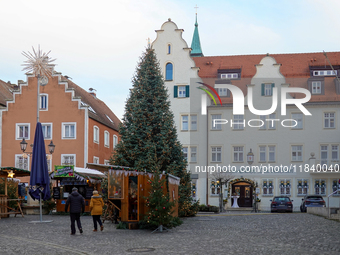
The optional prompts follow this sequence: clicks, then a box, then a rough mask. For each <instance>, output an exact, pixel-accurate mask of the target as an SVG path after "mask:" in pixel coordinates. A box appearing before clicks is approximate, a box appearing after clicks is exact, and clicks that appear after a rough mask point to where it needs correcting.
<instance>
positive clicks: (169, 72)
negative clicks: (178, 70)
mask: <svg viewBox="0 0 340 255" xmlns="http://www.w3.org/2000/svg"><path fill="white" fill-rule="evenodd" d="M172 72H173V66H172V64H171V63H167V64H166V66H165V80H166V81H172V76H173V74H172Z"/></svg>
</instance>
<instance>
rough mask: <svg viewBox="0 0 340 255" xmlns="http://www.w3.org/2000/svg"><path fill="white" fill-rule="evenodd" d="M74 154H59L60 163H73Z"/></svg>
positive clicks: (74, 160)
mask: <svg viewBox="0 0 340 255" xmlns="http://www.w3.org/2000/svg"><path fill="white" fill-rule="evenodd" d="M75 162H76V155H75V154H61V164H62V165H73V166H74V165H75Z"/></svg>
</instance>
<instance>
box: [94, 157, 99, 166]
mask: <svg viewBox="0 0 340 255" xmlns="http://www.w3.org/2000/svg"><path fill="white" fill-rule="evenodd" d="M93 164H99V158H98V157H96V156H94V157H93Z"/></svg>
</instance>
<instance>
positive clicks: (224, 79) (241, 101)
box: [152, 19, 340, 210]
mask: <svg viewBox="0 0 340 255" xmlns="http://www.w3.org/2000/svg"><path fill="white" fill-rule="evenodd" d="M197 29H198V24H197V19H196V24H195V32H194V36H193V43H192V47H195V48H194V49H192V52H194V54H192V55H190V52H191V49H187V47H186V43H185V42H184V40H183V39H182V37H181V34H182V32H183V31H182V30H180V29H178V28H177V26H176V25H175V24H174V23H173V22H172V21H170V20H169V21H167V22H165V23H164V24H163V25H162V27H161V30H157V31H156V32H157V38H156V40H155V41H154V42H153V44H152V47H153V48H154V49H155V52H156V54H157V57H158V59H159V61H160V65H161V68H162V70H163V74H164V78H165V84H166V85H167V87H168V90H169V97H170V101H171V107H172V110H173V112H174V115H175V122H176V124H177V129H178V134H179V140H180V141H181V143H182V145H183V153H184V155H185V156H186V157H187V160H188V171H190V172H191V173H192V177H193V178H192V181H193V188H194V192H193V196H194V197H195V198H197V199H199V200H200V202H201V203H202V204H210V205H218V203H219V200H218V197H219V194H220V193H223V197H224V199H228V202H227V206H229V207H230V206H231V205H232V204H231V202H232V199H230V197H231V195H232V194H236V195H237V196H239V199H238V203H239V206H240V207H251V206H252V205H253V203H254V201H255V198H256V197H258V198H259V199H260V200H261V202H260V203H259V208H260V209H263V210H269V209H270V200H271V199H272V198H273V197H274V196H277V195H285V196H289V197H290V198H291V199H292V200H293V206H294V210H299V206H300V203H301V199H302V198H303V197H304V195H306V194H320V195H323V196H324V198H325V200H326V198H327V196H328V195H329V194H331V193H333V192H334V191H336V190H337V189H338V181H339V179H340V169H339V164H340V163H339V146H340V138H339V136H338V134H339V128H340V126H339V125H340V119H339V118H340V116H339V106H340V103H339V99H340V89H339V88H340V87H339V85H340V83H339V78H338V75H340V73H339V72H340V52H330V53H327V54H324V53H301V54H263V55H239V56H211V57H205V56H203V53H202V50H201V46H200V43H199V37H198V30H197ZM196 30H197V31H196ZM197 42H198V43H197ZM169 45H170V46H171V50H172V51H171V52H170V53H169V52H167V50H168V49H169ZM197 45H199V46H197ZM190 59H192V61H193V62H192V61H190ZM168 63H171V64H172V79H171V81H167V75H169V70H170V69H167V65H168ZM181 77H188V78H187V79H186V80H185V81H184V80H182V79H181ZM178 86H187V90H186V92H187V91H189V93H186V94H185V95H186V97H185V99H184V100H185V101H184V100H183V98H179V97H180V96H181V97H182V96H183V94H181V93H179V90H178ZM176 87H177V88H176ZM176 91H177V97H176ZM181 91H184V88H181ZM236 98H237V100H235V99H236ZM183 101H184V102H185V104H183ZM205 102H206V103H205ZM236 109H238V112H237V110H236ZM191 116H195V117H194V121H193V120H192V119H191ZM193 122H194V128H191V126H192V125H193ZM214 171H215V172H216V171H222V175H224V176H225V177H228V178H229V179H230V182H229V184H228V185H227V186H225V185H221V184H220V183H218V182H217V180H216V174H213V173H212V172H214ZM339 196H340V193H337V194H335V195H333V196H331V197H330V204H331V205H333V206H338V204H339Z"/></svg>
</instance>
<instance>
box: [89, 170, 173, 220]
mask: <svg viewBox="0 0 340 255" xmlns="http://www.w3.org/2000/svg"><path fill="white" fill-rule="evenodd" d="M87 166H88V167H91V168H93V169H98V170H99V171H101V172H106V173H107V175H108V190H107V197H108V201H107V203H108V205H111V204H113V207H114V208H115V209H116V211H118V213H119V216H118V217H119V218H120V220H121V221H123V222H138V221H140V220H142V219H143V218H144V215H146V213H147V212H148V207H147V206H146V203H145V199H144V198H145V197H148V196H149V191H150V184H149V183H148V181H149V180H151V179H153V174H152V173H147V172H140V171H136V170H134V169H131V168H128V167H121V166H111V165H100V164H87ZM161 179H166V183H167V185H165V186H164V188H163V190H164V194H165V193H167V192H168V191H169V197H170V201H174V202H175V206H174V207H173V211H174V212H173V216H178V202H177V201H178V187H179V183H180V178H178V177H176V176H173V175H171V174H162V175H161Z"/></svg>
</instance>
